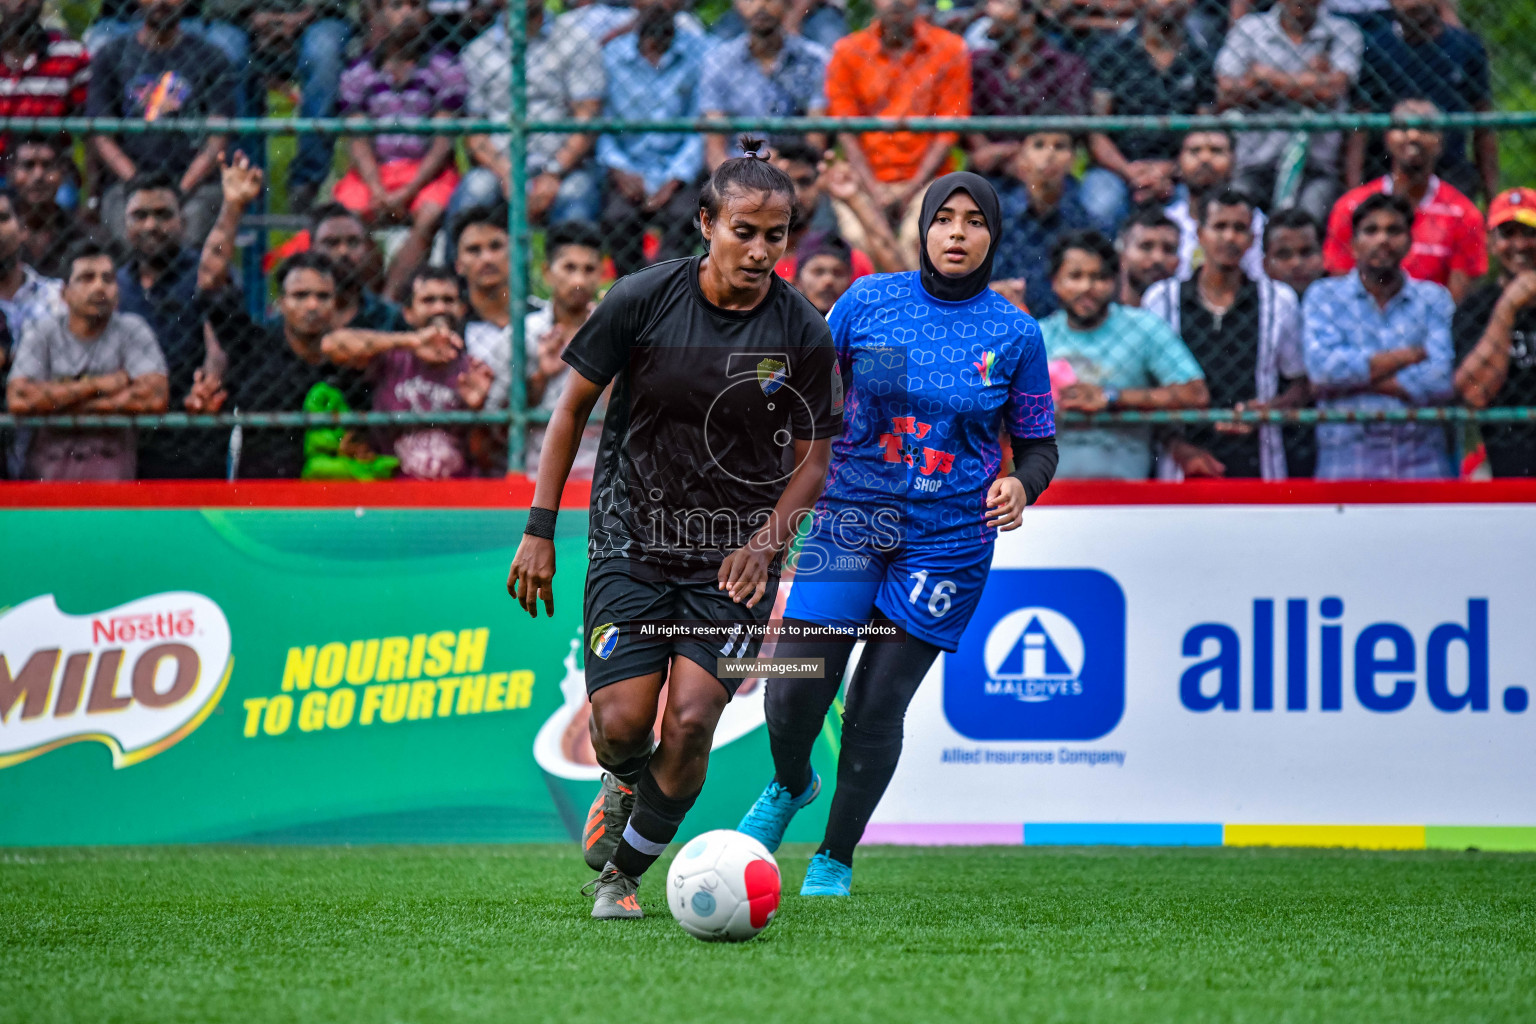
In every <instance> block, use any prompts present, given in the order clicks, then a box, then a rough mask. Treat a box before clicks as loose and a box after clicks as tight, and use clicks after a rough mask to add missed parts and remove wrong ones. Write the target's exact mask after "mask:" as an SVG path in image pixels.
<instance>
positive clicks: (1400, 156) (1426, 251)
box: [1323, 100, 1488, 304]
mask: <svg viewBox="0 0 1536 1024" xmlns="http://www.w3.org/2000/svg"><path fill="white" fill-rule="evenodd" d="M1439 112H1440V111H1439V109H1438V108H1437V107H1436V106H1435V105H1434V104H1433V103H1431V102H1429V101H1428V100H1404V101H1403V102H1401V103H1399V104H1398V105H1397V106H1395V107H1393V108H1392V113H1393V114H1394V115H1399V116H1406V117H1424V116H1434V115H1435V114H1438V113H1439ZM1386 141H1387V153H1388V155H1389V156H1390V157H1391V158H1392V171H1391V173H1390V174H1387V175H1385V176H1383V177H1381V178H1377V179H1376V180H1375V181H1370V182H1366V183H1365V184H1364V185H1361V186H1360V187H1359V188H1356V189H1351V190H1350V191H1348V192H1346V193H1344V195H1343V197H1342V198H1340V199H1339V201H1338V202H1337V203H1335V204H1334V207H1333V213H1332V214H1331V215H1330V216H1329V218H1328V237H1327V239H1326V240H1325V241H1324V242H1323V265H1324V267H1325V268H1326V269H1327V271H1328V273H1329V274H1332V275H1335V276H1337V275H1339V274H1347V273H1349V271H1351V270H1353V269H1354V267H1355V257H1354V252H1353V250H1352V249H1351V247H1350V234H1351V231H1350V218H1351V217H1352V216H1354V212H1355V208H1356V207H1358V206H1359V205H1360V204H1361V203H1363V202H1364V201H1365V198H1366V197H1367V196H1370V195H1374V194H1375V193H1378V192H1385V193H1388V194H1389V195H1390V194H1393V193H1397V194H1400V195H1404V196H1407V197H1408V201H1409V202H1411V203H1413V204H1414V206H1415V207H1416V208H1417V215H1416V216H1415V217H1414V219H1413V247H1412V248H1411V249H1409V250H1408V258H1407V259H1405V260H1403V272H1404V273H1406V274H1407V275H1408V276H1409V277H1412V278H1416V279H1418V280H1420V281H1433V282H1435V283H1436V284H1441V285H1444V286H1445V287H1447V288H1449V289H1450V292H1451V297H1452V298H1454V299H1455V300H1456V302H1457V303H1458V304H1460V302H1461V300H1462V299H1464V298H1466V297H1467V293H1468V292H1469V291H1471V290H1472V285H1473V283H1474V282H1475V281H1477V279H1478V278H1480V277H1482V276H1483V275H1484V274H1486V273H1487V272H1488V239H1487V237H1486V235H1485V234H1484V231H1483V215H1482V213H1480V212H1479V211H1478V209H1477V207H1476V206H1474V205H1472V200H1470V199H1468V198H1467V197H1466V196H1464V195H1462V194H1461V193H1460V192H1458V191H1457V190H1456V189H1455V188H1453V187H1451V186H1450V185H1449V184H1447V183H1446V182H1443V181H1441V180H1440V179H1439V178H1437V177H1435V174H1434V167H1435V162H1436V161H1437V160H1439V159H1440V149H1441V138H1440V133H1439V132H1437V131H1435V130H1434V129H1431V128H1394V129H1392V130H1391V131H1389V132H1387V140H1386Z"/></svg>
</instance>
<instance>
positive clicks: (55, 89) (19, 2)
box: [0, 0, 91, 173]
mask: <svg viewBox="0 0 1536 1024" xmlns="http://www.w3.org/2000/svg"><path fill="white" fill-rule="evenodd" d="M5 6H6V11H5V17H4V18H3V19H0V117H73V116H75V115H79V114H83V113H84V112H85V90H86V82H87V81H89V80H90V76H91V58H90V55H89V54H87V53H86V52H85V47H84V46H82V45H81V44H80V43H77V42H75V41H74V40H73V39H70V38H69V37H68V36H65V35H64V34H63V33H61V32H52V31H49V30H48V29H45V28H43V23H42V14H43V0H11V2H10V3H7V4H6V5H5ZM12 150H13V142H12V139H11V135H10V133H9V132H6V133H3V134H0V173H8V172H9V169H10V162H11V156H12V155H13V154H12Z"/></svg>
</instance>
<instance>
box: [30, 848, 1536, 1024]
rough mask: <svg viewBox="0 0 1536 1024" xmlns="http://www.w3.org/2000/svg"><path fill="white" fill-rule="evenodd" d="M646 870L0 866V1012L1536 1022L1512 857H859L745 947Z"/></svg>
mask: <svg viewBox="0 0 1536 1024" xmlns="http://www.w3.org/2000/svg"><path fill="white" fill-rule="evenodd" d="M808 853H809V851H808V850H806V849H792V850H788V851H786V852H784V853H782V854H781V856H780V863H781V865H782V866H783V868H784V873H785V876H786V889H789V890H790V891H791V892H793V891H795V890H796V889H797V888H798V882H799V880H800V878H801V876H802V875H803V873H804V870H805V863H806V859H807V855H808ZM664 866H665V862H663V863H662V864H660V865H658V868H657V870H656V874H655V877H654V878H652V879H648V880H647V882H648V884H647V885H646V886H645V887H644V888H642V889H641V896H642V902H643V903H644V905H645V908H646V911H647V913H648V914H649V915H650V917H649V918H648V919H647V920H645V921H640V922H602V923H600V922H593V921H590V920H589V919H588V918H587V913H588V909H589V904H588V903H587V901H586V900H584V899H583V898H582V897H581V896H579V895H578V893H577V887H578V886H580V885H581V883H582V882H584V881H586V880H587V878H588V877H589V875H590V873H589V872H588V871H587V870H586V869H585V867H583V866H582V865H581V863H580V861H579V860H577V858H576V857H575V854H574V850H573V849H566V848H551V847H543V846H540V847H534V846H503V847H473V846H452V847H367V848H353V849H340V848H314V847H308V848H279V847H255V848H252V847H233V848H232V847H192V848H148V849H114V850H44V851H39V850H18V849H12V850H0V1021H7V1022H9V1021H26V1022H29V1024H30V1022H42V1021H62V1020H78V1021H92V1022H107V1021H220V1020H227V1021H242V1022H243V1021H306V1022H308V1021H400V1022H427V1021H455V1022H458V1021H535V1020H551V1021H573V1020H593V1021H596V1020H601V1021H614V1022H625V1024H629V1022H644V1021H658V1022H673V1021H695V1020H698V1021H703V1020H708V1021H748V1022H752V1024H759V1022H766V1021H780V1020H783V1021H795V1022H800V1024H811V1022H818V1021H870V1022H875V1024H888V1022H891V1021H906V1020H924V1021H926V1020H934V1021H938V1020H958V1021H965V1022H975V1024H981V1022H990V1021H995V1020H1041V1021H1092V1022H1113V1021H1179V1022H1189V1021H1218V1020H1219V1021H1266V1022H1267V1021H1328V1022H1343V1021H1371V1022H1381V1021H1431V1020H1445V1021H1457V1022H1460V1024H1467V1022H1473V1021H1501V1022H1502V1021H1531V1020H1536V857H1532V856H1527V855H1514V854H1488V853H1475V852H1468V853H1440V852H1426V853H1363V852H1344V851H1283V850H1239V849H1204V850H1118V849H1104V848H1095V849H1025V848H1022V847H1020V848H1014V849H998V848H982V849H961V850H913V849H904V848H889V847H886V848H882V847H872V848H869V849H866V850H863V851H861V853H860V855H859V861H858V865H857V871H856V873H855V893H856V895H855V896H854V897H853V898H851V899H848V900H827V899H821V900H810V899H806V900H802V899H800V898H798V897H797V896H789V897H787V898H786V899H785V902H784V904H783V906H782V907H781V909H780V912H779V916H778V919H777V920H775V921H774V922H773V924H772V925H771V926H770V927H769V928H768V930H767V931H766V932H765V933H764V934H763V935H761V936H759V938H757V939H756V940H754V941H752V942H749V943H746V944H743V945H739V946H721V945H708V944H705V943H701V942H698V941H695V940H694V939H692V938H690V937H688V936H687V935H686V934H684V933H683V932H682V930H681V929H679V928H678V927H677V926H676V925H675V924H674V923H673V921H672V920H671V918H670V916H669V915H668V914H667V911H666V909H665V907H664V906H663V905H662V904H661V903H660V901H659V889H660V885H661V883H662V880H663V874H662V872H661V868H663V867H664Z"/></svg>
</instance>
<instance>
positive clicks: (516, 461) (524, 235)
mask: <svg viewBox="0 0 1536 1024" xmlns="http://www.w3.org/2000/svg"><path fill="white" fill-rule="evenodd" d="M506 16H507V36H508V39H509V40H510V42H511V54H510V58H509V59H510V62H511V63H510V69H511V74H510V75H509V76H508V79H509V82H510V85H509V88H510V89H511V91H512V96H511V100H512V121H511V123H510V124H509V125H508V128H509V129H510V134H511V138H510V140H509V141H510V145H509V146H508V152H507V160H508V163H510V164H511V168H510V174H509V175H508V178H509V180H510V186H509V187H508V189H507V240H508V243H509V244H508V246H507V260H508V270H509V271H510V276H509V278H508V281H507V293H508V294H507V307H508V310H509V311H510V314H511V317H512V321H511V324H510V325H509V328H510V331H509V333H510V335H511V338H512V369H511V373H512V380H511V382H510V384H511V387H510V388H509V389H508V392H507V410H508V412H507V472H508V473H513V472H518V473H520V472H522V471H523V460H524V454H525V453H524V451H523V446H524V444H525V443H526V442H527V439H528V392H527V386H526V382H527V377H526V376H525V365H524V364H525V363H526V362H527V345H526V339H525V337H524V329H523V327H524V325H523V316H524V313H525V312H526V308H527V305H528V265H529V258H528V257H529V252H528V249H529V244H530V234H529V231H528V215H527V210H528V202H527V195H528V193H527V188H528V168H527V163H528V129H527V120H528V89H527V84H528V83H527V78H528V70H527V66H526V63H525V58H526V55H527V51H528V6H527V4H525V3H523V2H522V0H512V2H511V3H509V4H508V5H507V14H506Z"/></svg>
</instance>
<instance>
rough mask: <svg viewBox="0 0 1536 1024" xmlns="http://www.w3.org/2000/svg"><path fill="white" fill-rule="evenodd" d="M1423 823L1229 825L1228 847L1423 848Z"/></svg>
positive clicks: (1226, 838) (1225, 838) (1226, 840)
mask: <svg viewBox="0 0 1536 1024" xmlns="http://www.w3.org/2000/svg"><path fill="white" fill-rule="evenodd" d="M1424 831H1425V829H1424V826H1423V825H1228V826H1227V827H1226V830H1225V833H1226V834H1225V837H1224V840H1225V843H1226V845H1227V846H1335V847H1344V848H1348V849H1354V850H1422V849H1424Z"/></svg>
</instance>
